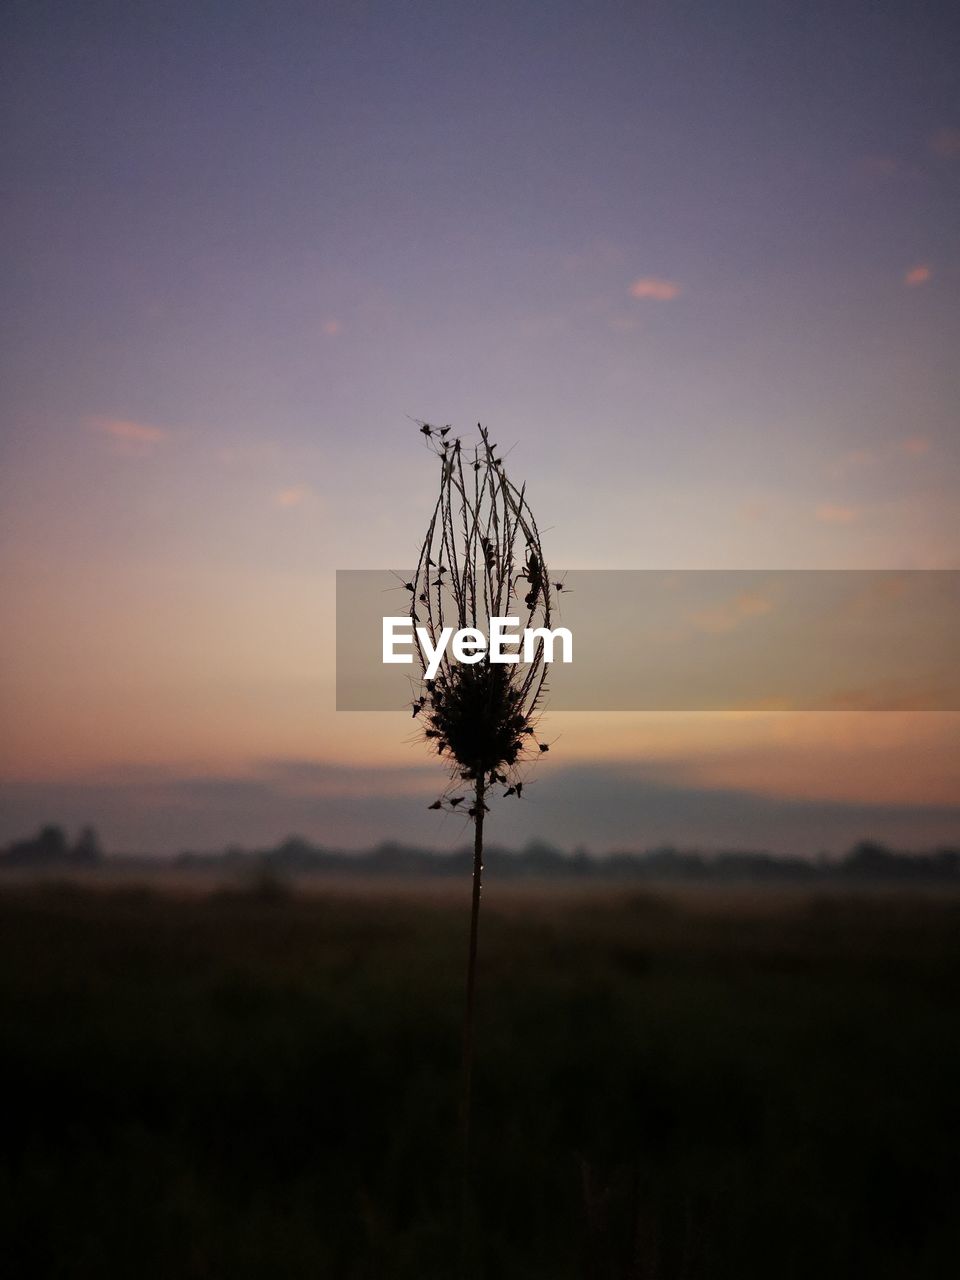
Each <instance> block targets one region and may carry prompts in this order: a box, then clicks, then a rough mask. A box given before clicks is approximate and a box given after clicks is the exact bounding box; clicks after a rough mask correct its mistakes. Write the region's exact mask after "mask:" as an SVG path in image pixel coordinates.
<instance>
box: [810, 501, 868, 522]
mask: <svg viewBox="0 0 960 1280" xmlns="http://www.w3.org/2000/svg"><path fill="white" fill-rule="evenodd" d="M814 514H815V515H816V518H817V519H818V520H819V521H820V523H821V524H856V523H857V521H858V520H859V519H860V510H859V508H858V507H844V506H839V505H837V504H835V503H832V502H825V503H823V504H822V505H821V506H819V507H817V509H816V512H815V513H814Z"/></svg>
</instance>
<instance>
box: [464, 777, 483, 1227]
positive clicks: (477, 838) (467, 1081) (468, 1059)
mask: <svg viewBox="0 0 960 1280" xmlns="http://www.w3.org/2000/svg"><path fill="white" fill-rule="evenodd" d="M485 792H486V788H485V786H484V779H483V775H482V774H481V775H480V776H479V777H478V778H477V787H476V801H475V804H476V812H475V814H474V818H473V898H472V902H471V906H470V952H469V956H468V959H467V1003H466V1009H465V1011H464V1018H463V1060H462V1066H461V1073H462V1074H461V1094H460V1140H461V1155H462V1161H463V1166H462V1183H461V1226H460V1232H461V1250H462V1249H463V1248H464V1243H465V1239H466V1217H467V1200H468V1185H469V1175H470V1113H471V1082H472V1077H473V1022H474V1008H475V1005H476V992H477V940H478V936H479V931H480V886H481V882H482V879H483V813H484V803H483V801H484V795H485Z"/></svg>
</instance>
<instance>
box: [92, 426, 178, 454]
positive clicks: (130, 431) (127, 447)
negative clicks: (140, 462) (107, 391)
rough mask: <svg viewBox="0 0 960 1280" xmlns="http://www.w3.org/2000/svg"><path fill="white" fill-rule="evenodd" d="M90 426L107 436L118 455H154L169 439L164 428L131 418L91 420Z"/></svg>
mask: <svg viewBox="0 0 960 1280" xmlns="http://www.w3.org/2000/svg"><path fill="white" fill-rule="evenodd" d="M90 425H91V426H92V427H93V429H94V430H95V431H99V432H100V433H101V435H104V436H106V437H107V438H108V439H109V440H110V442H111V444H112V445H113V448H114V450H115V451H116V452H118V453H152V452H153V449H154V447H155V446H156V445H158V444H162V443H163V442H164V441H165V440H167V439H168V438H169V432H167V431H165V430H164V429H163V428H162V427H154V426H151V425H150V424H149V423H147V422H134V421H133V420H132V419H129V418H91V419H90Z"/></svg>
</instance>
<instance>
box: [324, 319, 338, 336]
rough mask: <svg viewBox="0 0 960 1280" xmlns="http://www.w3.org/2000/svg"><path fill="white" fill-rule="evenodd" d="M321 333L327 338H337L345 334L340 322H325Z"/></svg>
mask: <svg viewBox="0 0 960 1280" xmlns="http://www.w3.org/2000/svg"><path fill="white" fill-rule="evenodd" d="M321 333H322V334H323V335H324V337H326V338H336V337H338V336H339V335H340V334H341V333H343V325H342V324H341V323H340V321H339V320H324V322H323V325H322V326H321Z"/></svg>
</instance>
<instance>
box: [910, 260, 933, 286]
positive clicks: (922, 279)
mask: <svg viewBox="0 0 960 1280" xmlns="http://www.w3.org/2000/svg"><path fill="white" fill-rule="evenodd" d="M932 276H933V272H932V271H931V269H930V267H928V266H927V264H926V263H925V262H920V263H918V264H917V265H916V266H915V267H911V268H910V270H909V271H907V272H905V273H904V277H903V283H904V284H905V285H906V286H907V288H908V289H916V288H917V287H918V286H919V285H922V284H927V283H928V281H929V280H930V279H931V277H932Z"/></svg>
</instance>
